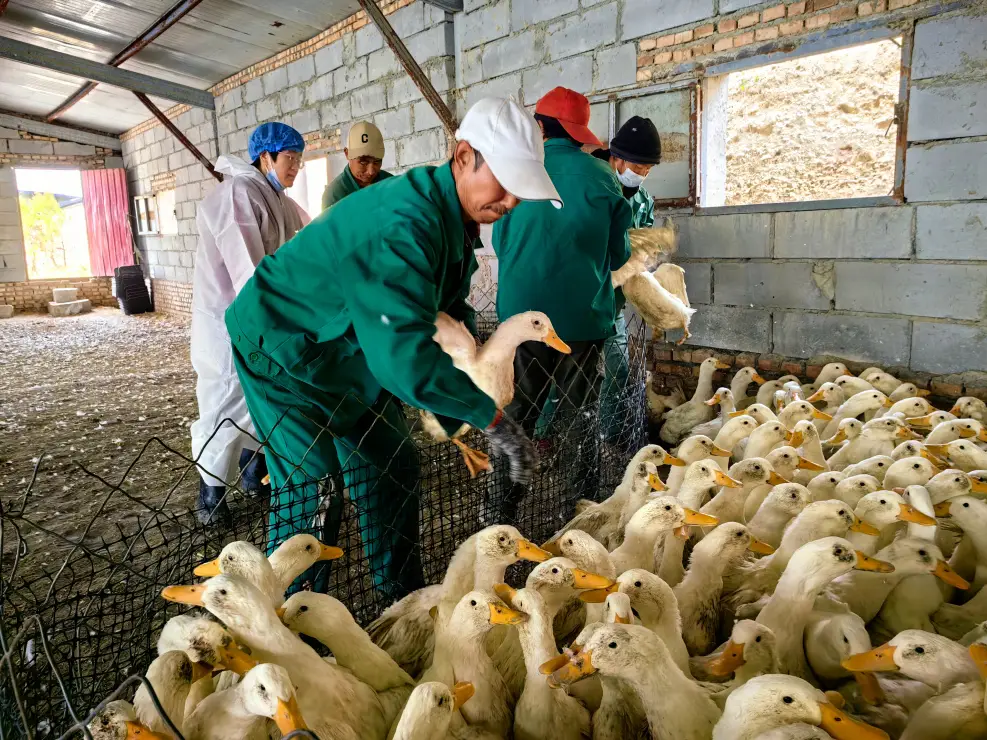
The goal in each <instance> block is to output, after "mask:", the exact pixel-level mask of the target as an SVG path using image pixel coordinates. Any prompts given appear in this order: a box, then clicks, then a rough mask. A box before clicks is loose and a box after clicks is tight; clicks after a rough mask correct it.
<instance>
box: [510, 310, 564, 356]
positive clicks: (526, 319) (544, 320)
mask: <svg viewBox="0 0 987 740" xmlns="http://www.w3.org/2000/svg"><path fill="white" fill-rule="evenodd" d="M501 328H502V330H504V331H506V332H508V334H509V335H510V336H511V337H512V338H513V339H515V340H516V341H517V343H518V345H521V344H522V343H523V342H543V343H544V344H547V345H548V346H549V347H551V348H552V349H555V350H558V351H559V352H561V353H562V354H565V355H568V354H570V353H571V352H572V348H571V347H570V346H569V345H568V344H566V343H565V342H563V341H562V340H561V339H560V338H559V335H558V334H556V333H555V327H553V326H552V321H551V319H549V318H548V316H546V315H545V314H543V313H542V312H541V311H525V312H524V313H519V314H515V315H514V316H511V317H510V318H509V319H507V320H506V321H505V322H504V323H503V324H502V325H501Z"/></svg>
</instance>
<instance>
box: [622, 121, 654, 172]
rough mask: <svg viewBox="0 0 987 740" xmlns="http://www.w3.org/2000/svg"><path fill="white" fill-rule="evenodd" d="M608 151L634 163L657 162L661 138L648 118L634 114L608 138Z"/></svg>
mask: <svg viewBox="0 0 987 740" xmlns="http://www.w3.org/2000/svg"><path fill="white" fill-rule="evenodd" d="M610 153H611V154H612V155H613V156H614V157H617V158H618V159H624V160H626V161H628V162H632V163H634V164H659V163H660V162H661V138H660V137H659V136H658V129H657V128H655V125H654V124H653V123H652V122H651V121H650V119H647V118H642V117H641V116H634V117H632V118H630V119H629V120H628V121H627V123H625V124H624V125H623V126H621V127H620V130H619V131H618V132H617V135H616V136H614V137H613V139H611V140H610Z"/></svg>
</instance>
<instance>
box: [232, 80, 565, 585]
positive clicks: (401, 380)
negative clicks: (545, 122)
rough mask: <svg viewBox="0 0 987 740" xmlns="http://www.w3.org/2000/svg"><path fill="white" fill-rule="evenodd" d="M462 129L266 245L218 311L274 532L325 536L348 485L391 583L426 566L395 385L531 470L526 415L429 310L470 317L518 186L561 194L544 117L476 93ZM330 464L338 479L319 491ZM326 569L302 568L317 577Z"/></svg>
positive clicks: (511, 463) (531, 192)
mask: <svg viewBox="0 0 987 740" xmlns="http://www.w3.org/2000/svg"><path fill="white" fill-rule="evenodd" d="M456 139H457V144H456V147H455V150H454V152H453V156H452V159H451V160H450V161H449V162H448V163H446V164H445V165H442V166H441V167H417V168H415V169H412V170H410V171H409V172H407V173H406V174H404V175H402V176H400V177H393V178H390V179H388V180H385V181H383V182H380V183H377V184H376V185H374V186H373V187H371V188H365V189H361V190H359V191H358V192H356V193H353V194H352V195H350V196H348V197H347V198H346V199H344V200H342V201H340V202H339V203H337V204H336V205H334V206H333V207H332V208H331V209H330V210H329V211H328V212H326V214H324V215H323V216H322V217H321V218H319V219H318V220H316V221H315V222H314V223H313V224H312V225H311V226H309V227H308V228H305V229H303V230H302V231H301V232H299V234H298V235H297V236H296V237H295V238H294V239H292V240H291V241H290V242H289V243H288V244H286V245H285V246H283V247H282V248H281V249H280V250H279V251H278V253H277V254H275V255H273V256H272V257H269V258H268V259H265V260H263V261H262V262H261V264H260V266H259V267H258V268H257V271H256V272H255V273H254V276H253V277H252V278H251V279H250V281H249V282H248V283H247V284H246V286H244V288H243V290H242V291H241V292H240V294H239V296H237V299H236V300H235V301H234V302H233V305H232V306H231V307H230V309H229V310H228V311H227V313H226V323H227V326H228V328H229V331H230V337H231V339H232V342H233V350H234V359H235V362H236V368H237V373H238V374H239V377H240V382H241V384H242V386H243V390H244V394H245V396H246V399H247V406H248V408H249V410H250V415H251V418H252V419H253V421H254V425H255V426H256V427H257V430H258V431H259V433H260V436H261V437H262V438H264V439H266V440H267V443H268V447H269V453H270V454H268V469H269V471H270V475H271V485H272V488H273V491H274V492H273V494H272V501H271V509H270V511H271V513H270V520H269V525H268V527H269V528H268V547H275V546H276V545H277V544H279V543H280V542H282V541H283V540H284V539H286V538H287V537H290V536H291V535H293V534H295V533H297V532H305V531H308V532H313V533H315V534H317V535H320V536H322V538H323V541H325V542H327V543H328V544H335V541H336V539H337V537H338V532H339V525H340V513H341V510H342V505H343V499H342V493H341V492H342V490H343V487H344V486H345V487H346V489H347V491H348V498H349V500H350V501H351V502H352V503H353V505H354V506H355V508H356V510H357V512H358V513H359V529H360V536H361V538H362V540H363V550H364V555H365V557H366V558H367V560H368V561H369V565H370V569H371V572H372V575H373V579H374V584H375V586H376V588H377V589H378V590H379V591H380V592H382V594H383V595H384V596H385V597H388V598H398V597H400V596H401V595H403V594H405V593H407V592H409V591H411V590H413V589H415V588H418V587H420V586H421V585H423V580H424V579H423V576H422V571H421V561H420V554H419V546H418V488H419V485H418V483H419V474H418V455H417V450H416V447H415V444H414V442H413V441H412V440H411V438H410V435H409V430H408V426H407V423H406V421H405V418H404V415H403V412H402V409H401V404H400V403H399V402H398V401H403V402H405V403H407V404H408V405H410V406H413V407H416V408H420V409H425V410H428V411H431V412H432V413H434V414H435V415H436V416H437V417H438V418H439V420H440V422H441V423H442V424H443V426H444V427H445V428H446V429H447V431H449V432H450V433H452V432H454V431H455V430H456V429H458V428H459V426H460V425H461V424H462V423H463V422H466V423H468V424H470V425H472V426H473V427H475V428H477V429H481V430H483V431H484V433H485V434H486V435H487V437H488V440H489V443H490V447H491V449H492V451H493V452H494V453H495V455H497V456H500V457H501V458H502V462H503V463H505V464H507V465H508V467H509V468H510V476H511V479H512V480H513V481H515V482H516V483H519V484H521V485H525V484H527V483H528V482H529V481H530V477H531V474H532V470H533V467H534V464H535V454H534V449H533V447H532V444H531V442H530V440H529V439H528V438H527V437H526V436H525V434H524V432H523V431H522V430H521V429H520V427H519V426H518V425H517V424H516V423H515V422H514V421H513V420H512V419H510V418H509V417H507V416H505V415H504V414H503V413H502V412H501V411H499V410H498V409H497V407H496V405H495V404H494V402H493V401H492V400H491V399H490V397H489V396H487V395H486V394H485V393H483V391H481V390H480V389H479V388H477V387H476V386H475V385H474V384H473V382H472V381H471V380H470V378H469V377H468V376H467V375H466V374H465V373H463V372H461V371H459V370H457V369H456V368H455V367H454V366H453V364H452V360H451V359H450V358H449V357H448V355H446V354H445V353H444V352H443V351H442V350H441V349H440V348H439V346H438V345H437V344H436V343H435V342H434V341H433V340H432V336H433V335H434V334H435V319H436V315H437V314H438V312H439V311H444V312H446V313H447V314H449V315H451V316H452V317H454V318H456V319H459V320H461V321H464V322H467V323H470V319H471V316H472V313H473V309H472V307H470V306H469V304H468V303H467V302H466V297H467V296H468V294H469V284H470V277H471V273H472V269H473V267H474V265H475V262H474V260H473V254H472V245H473V240H474V239H475V238H476V235H477V232H478V227H479V225H480V224H491V223H493V222H495V221H496V220H497V219H499V218H500V217H501V216H503V215H504V214H505V213H507V212H508V211H510V210H511V209H512V208H514V207H515V206H517V205H518V203H519V202H520V201H521V200H547V201H553V202H555V203H556V205H557V206H558V207H561V205H562V203H561V201H560V199H559V195H558V192H557V191H556V189H555V187H554V186H553V185H552V181H551V179H550V178H549V176H548V173H547V172H546V171H545V166H544V149H543V145H542V139H541V132H540V130H539V128H538V125H537V124H536V123H535V121H534V119H533V118H532V116H531V115H530V114H529V113H527V112H526V111H525V110H524V108H522V107H521V106H520V105H518V103H516V102H515V101H513V100H505V99H498V98H486V99H484V100H481V101H479V102H478V103H477V104H476V105H474V106H473V108H472V109H471V110H470V111H469V112H468V113H467V114H466V117H465V118H464V119H463V121H462V124H461V125H460V128H459V130H458V131H457V133H456ZM326 430H328V431H326ZM325 478H329V479H330V480H331V481H332V483H333V489H334V492H333V493H331V494H330V495H329V496H328V497H327V500H325V501H323V500H321V499H320V497H321V495H322V494H321V490H322V489H321V488H320V485H319V481H320V480H322V479H325ZM317 523H321V527H322V530H321V531H316V530H317ZM320 567H322V568H323V569H324V568H325V566H324V565H322V566H320ZM326 575H327V574H326V572H325V570H322V571H321V572H317V573H311V574H309V576H308V577H309V578H310V579H312V580H314V581H315V583H314V586H315V588H317V589H319V590H323V589H324V588H325V587H326V585H327V577H326Z"/></svg>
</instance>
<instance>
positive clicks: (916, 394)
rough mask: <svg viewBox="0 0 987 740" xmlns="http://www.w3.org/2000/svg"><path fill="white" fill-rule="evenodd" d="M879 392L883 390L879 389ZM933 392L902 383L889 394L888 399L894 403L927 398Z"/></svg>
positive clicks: (912, 384)
mask: <svg viewBox="0 0 987 740" xmlns="http://www.w3.org/2000/svg"><path fill="white" fill-rule="evenodd" d="M878 390H879V391H880V390H883V389H882V388H878ZM931 395H932V391H927V390H925V389H924V388H919V387H918V386H917V385H915V384H914V383H902V384H901V385H899V386H898V387H897V388H895V389H894V390H892V391H891V392H890V393H888V398H890V399H891V400H892V401H893V402H895V403H897V402H898V401H904V400H905V399H906V398H925V397H927V396H931Z"/></svg>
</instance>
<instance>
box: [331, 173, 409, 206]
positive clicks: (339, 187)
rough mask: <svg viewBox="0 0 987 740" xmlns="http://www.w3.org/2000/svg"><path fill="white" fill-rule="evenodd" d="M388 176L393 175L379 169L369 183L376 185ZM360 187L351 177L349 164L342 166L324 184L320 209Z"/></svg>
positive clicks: (336, 201)
mask: <svg viewBox="0 0 987 740" xmlns="http://www.w3.org/2000/svg"><path fill="white" fill-rule="evenodd" d="M389 177H394V175H392V174H391V173H390V172H387V171H385V170H381V171H380V172H378V173H377V179H376V180H374V181H373V182H372V183H370V184H371V185H376V184H377V183H379V182H380V181H381V180H386V179H387V178H389ZM368 187H369V186H368ZM362 189H363V188H361V187H360V183H358V182H357V181H356V178H355V177H353V172H352V171H351V170H350V166H349V165H346V166H345V167H343V171H342V172H340V173H339V176H338V177H337V178H336V179H335V180H333V181H332V182H331V183H329V184H328V185H326V190H325V192H324V193H323V194H322V210H323V211H324V210H326V209H327V208H328V207H329V206H331V205H334V204H336V203H338V202H339V201H341V200H342V199H343V198H345V197H346V196H347V195H352V194H353V193H355V192H356V191H357V190H362Z"/></svg>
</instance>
